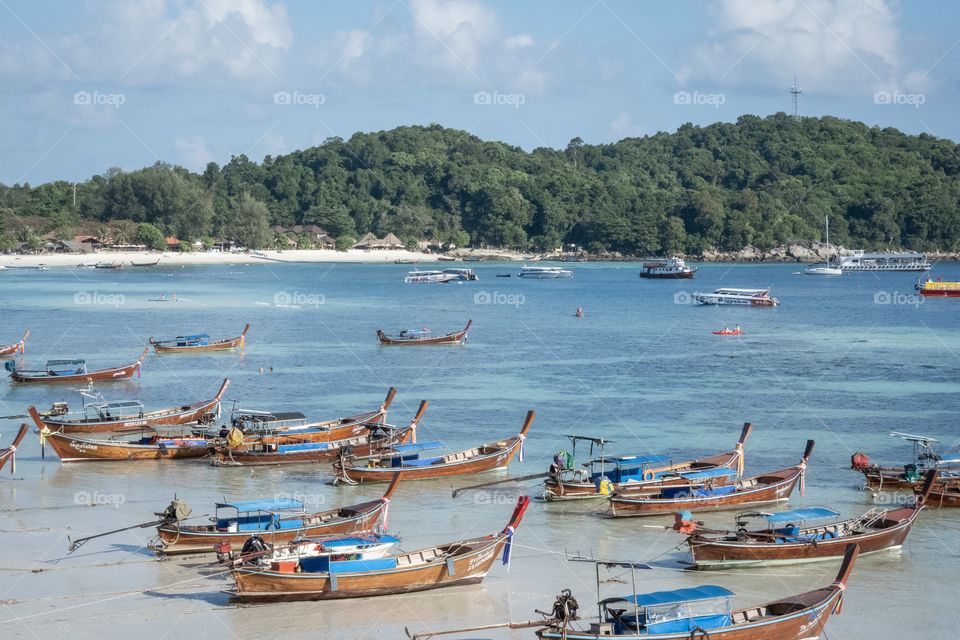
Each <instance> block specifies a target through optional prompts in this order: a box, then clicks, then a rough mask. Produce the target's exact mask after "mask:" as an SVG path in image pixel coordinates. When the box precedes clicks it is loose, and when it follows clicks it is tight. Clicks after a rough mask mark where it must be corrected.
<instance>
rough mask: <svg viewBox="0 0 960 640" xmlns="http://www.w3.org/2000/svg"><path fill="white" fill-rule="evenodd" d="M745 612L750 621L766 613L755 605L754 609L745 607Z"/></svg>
mask: <svg viewBox="0 0 960 640" xmlns="http://www.w3.org/2000/svg"><path fill="white" fill-rule="evenodd" d="M743 614H744V615H745V616H746V618H747V621H748V622H753V621H754V620H759V619H760V618H762V617H763V616H765V615H766V613H765V612H764V610H763V609H761V608H760V607H754V608H753V609H745V610H744V611H743Z"/></svg>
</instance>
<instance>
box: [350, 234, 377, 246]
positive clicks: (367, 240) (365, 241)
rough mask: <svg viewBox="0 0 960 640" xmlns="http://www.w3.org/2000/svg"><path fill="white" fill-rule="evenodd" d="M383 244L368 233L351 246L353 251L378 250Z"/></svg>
mask: <svg viewBox="0 0 960 640" xmlns="http://www.w3.org/2000/svg"><path fill="white" fill-rule="evenodd" d="M382 246H383V243H382V242H381V240H380V239H379V238H377V236H375V235H373V234H372V233H370V232H367V233H366V234H364V236H363V237H362V238H360V240H358V241H357V244H355V245H353V248H354V249H366V250H370V249H379V248H382Z"/></svg>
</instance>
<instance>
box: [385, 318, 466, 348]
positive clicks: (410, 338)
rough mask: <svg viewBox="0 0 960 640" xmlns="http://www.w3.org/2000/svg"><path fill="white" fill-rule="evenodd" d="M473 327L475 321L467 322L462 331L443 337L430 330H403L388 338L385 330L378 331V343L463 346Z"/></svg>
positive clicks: (446, 334)
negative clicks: (433, 333)
mask: <svg viewBox="0 0 960 640" xmlns="http://www.w3.org/2000/svg"><path fill="white" fill-rule="evenodd" d="M471 326H473V320H467V326H465V327H464V328H463V329H461V330H460V331H454V332H453V333H445V334H443V335H442V336H435V335H432V334H431V333H430V330H429V329H421V330H419V331H411V330H408V329H403V330H401V331H400V333H399V334H397V335H396V336H388V335H387V334H385V333H384V332H383V329H377V341H378V342H379V343H380V344H383V345H403V346H417V345H419V346H427V345H432V344H461V343H463V342H466V340H467V333H468V332H469V331H470V327H471Z"/></svg>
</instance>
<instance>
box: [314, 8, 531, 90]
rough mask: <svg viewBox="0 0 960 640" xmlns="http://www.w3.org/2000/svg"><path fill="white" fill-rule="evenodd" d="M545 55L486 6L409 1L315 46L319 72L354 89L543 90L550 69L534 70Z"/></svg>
mask: <svg viewBox="0 0 960 640" xmlns="http://www.w3.org/2000/svg"><path fill="white" fill-rule="evenodd" d="M539 54H540V52H539V51H538V50H537V47H536V43H535V41H534V39H533V37H532V36H530V35H529V34H526V33H520V34H512V35H511V34H503V33H502V29H501V25H500V21H499V19H498V16H497V14H496V12H495V11H494V10H493V9H492V8H491V7H490V6H489V5H488V4H487V3H485V2H481V1H479V0H411V1H410V2H409V3H408V4H404V3H398V4H396V5H393V6H392V10H390V11H389V12H388V13H387V14H385V15H380V16H378V17H377V18H376V19H375V20H374V21H373V23H372V24H371V25H369V26H365V27H364V28H352V29H345V30H342V31H340V32H338V33H337V34H336V35H335V36H334V38H332V39H331V41H330V42H329V43H327V44H325V45H322V46H320V47H318V48H317V50H316V51H315V53H314V56H313V63H314V64H313V67H314V68H315V69H317V70H318V75H319V76H321V77H322V78H323V79H325V80H327V81H328V82H339V83H344V84H349V85H351V86H362V87H373V86H376V87H377V88H378V89H383V88H384V87H386V86H394V85H403V86H405V87H410V86H411V85H412V84H416V85H420V86H422V85H423V84H432V85H441V86H445V87H459V88H464V89H469V90H470V91H471V93H472V91H475V90H477V89H485V90H493V89H497V90H501V91H525V92H527V93H537V92H539V91H541V90H542V89H543V87H544V86H545V85H546V83H547V80H548V74H547V72H546V71H545V70H543V69H542V68H540V66H539V65H537V66H536V67H533V65H534V62H535V61H536V59H537V56H538V55H539ZM531 67H533V68H531ZM525 71H526V73H524V72H525Z"/></svg>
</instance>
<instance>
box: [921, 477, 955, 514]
mask: <svg viewBox="0 0 960 640" xmlns="http://www.w3.org/2000/svg"><path fill="white" fill-rule="evenodd" d="M924 491H926V495H925V496H924V494H923V493H922V492H924ZM917 496H918V498H919V497H923V498H925V499H924V501H923V505H924V506H925V507H929V508H931V509H940V508H944V509H948V508H957V507H960V482H958V481H957V480H956V479H955V478H948V479H946V480H943V481H940V482H938V483H936V484H935V485H934V486H933V488H932V489H930V490H929V491H927V489H926V488H924V489H921V490H919V491H917Z"/></svg>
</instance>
